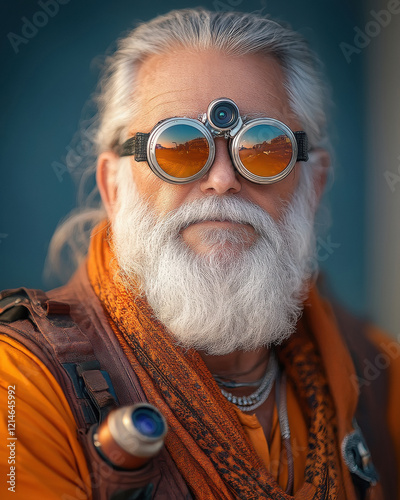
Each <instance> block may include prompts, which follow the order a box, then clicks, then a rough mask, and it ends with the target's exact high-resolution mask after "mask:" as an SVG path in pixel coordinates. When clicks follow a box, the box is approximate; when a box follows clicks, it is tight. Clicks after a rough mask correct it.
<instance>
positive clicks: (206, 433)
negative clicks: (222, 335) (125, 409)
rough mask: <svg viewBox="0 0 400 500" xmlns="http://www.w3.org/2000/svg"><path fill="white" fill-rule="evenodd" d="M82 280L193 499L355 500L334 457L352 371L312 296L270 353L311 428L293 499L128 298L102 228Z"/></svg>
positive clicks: (215, 392)
mask: <svg viewBox="0 0 400 500" xmlns="http://www.w3.org/2000/svg"><path fill="white" fill-rule="evenodd" d="M88 273H89V279H90V282H91V284H92V286H93V289H94V291H95V293H96V295H97V296H98V297H99V299H100V301H101V302H102V304H103V306H104V308H105V311H106V314H107V315H108V318H109V321H110V324H111V326H112V328H113V330H114V332H115V334H116V336H117V338H118V340H119V342H120V344H121V346H122V349H123V350H124V352H125V354H126V356H127V358H128V359H129V361H130V363H131V365H132V367H133V369H134V370H135V373H136V374H137V376H138V379H139V380H140V383H141V385H142V388H143V391H144V393H145V394H146V397H147V399H148V401H149V402H150V403H152V404H154V405H155V406H157V407H158V408H159V410H160V411H161V412H162V413H163V414H164V416H165V418H166V419H167V421H168V426H169V432H168V435H167V439H166V447H167V449H168V451H169V453H170V455H171V456H172V458H173V460H174V461H175V463H176V465H177V467H178V469H179V471H180V472H181V474H182V476H183V477H184V479H185V481H186V482H187V484H188V485H189V487H190V489H191V491H192V492H193V494H194V496H195V498H198V499H208V500H209V499H221V500H222V499H224V500H226V499H233V498H243V499H267V498H273V499H279V500H284V499H285V500H288V499H291V498H295V499H299V500H301V499H315V500H316V499H321V500H322V499H328V498H329V499H348V500H353V499H354V498H355V494H354V489H353V487H352V484H351V479H350V475H349V473H348V471H347V470H346V469H345V468H344V467H343V463H342V460H341V458H340V451H339V449H340V446H339V445H340V442H341V439H342V438H343V436H344V435H345V434H346V433H347V432H349V431H350V430H351V425H350V422H351V417H352V415H353V413H354V410H355V405H356V396H357V394H356V390H355V389H354V388H353V389H352V388H349V387H348V386H349V383H348V381H349V378H347V382H346V383H345V384H344V385H345V386H346V387H344V385H341V384H342V382H343V380H345V379H344V377H348V376H349V374H350V372H351V371H352V364H351V361H350V360H349V357H348V354H347V351H346V349H345V347H344V346H343V343H342V341H341V339H340V337H339V334H338V333H337V331H336V330H335V327H334V325H332V319H331V318H329V317H328V315H327V311H326V310H325V309H324V307H323V304H322V302H321V299H320V298H319V297H318V295H317V293H316V292H315V291H312V292H311V294H310V299H309V305H311V308H312V309H311V308H309V307H307V306H306V308H305V314H304V319H303V320H302V321H301V323H299V328H298V331H297V332H296V334H294V335H293V336H292V337H291V338H290V339H289V341H287V342H286V343H285V344H284V345H282V346H281V347H280V348H279V349H278V357H279V360H280V363H281V364H282V365H283V367H284V369H285V370H286V373H287V376H288V378H290V379H291V381H292V383H293V384H294V387H295V390H296V393H297V394H298V396H299V399H300V400H301V401H302V403H303V412H304V414H305V415H306V418H307V423H308V428H309V442H308V453H307V460H306V467H305V475H304V484H303V486H302V487H301V488H300V489H299V490H298V491H297V492H296V493H295V496H294V497H292V496H290V495H287V494H286V493H284V492H283V491H282V489H281V488H280V486H279V485H278V484H277V483H276V481H275V479H274V478H273V477H272V475H271V474H270V473H269V472H268V471H267V469H266V467H265V465H264V464H263V463H262V461H261V459H260V458H259V457H258V456H257V454H256V453H255V451H254V449H253V447H252V446H251V444H250V443H249V441H248V440H247V439H246V436H245V433H244V430H243V428H242V426H241V424H240V422H239V420H238V417H237V414H236V412H235V410H234V408H233V407H232V405H231V404H230V403H229V402H228V401H227V400H226V399H225V398H224V397H223V396H222V394H221V392H220V390H219V388H218V386H217V384H216V383H215V381H214V379H213V377H212V375H211V374H210V372H209V370H208V368H207V367H206V365H205V364H204V362H203V360H202V358H201V357H200V355H199V354H198V353H197V352H196V351H194V350H184V349H182V348H180V347H179V346H177V345H175V343H174V342H173V340H172V338H171V336H170V335H169V334H168V332H167V331H166V329H165V327H164V326H163V325H162V324H161V323H160V322H159V321H158V320H157V319H156V318H155V317H154V316H153V313H152V310H151V308H150V307H149V305H148V304H147V302H146V301H145V300H144V299H142V298H138V297H135V296H134V295H133V294H132V292H129V291H127V290H126V288H125V287H124V285H123V284H122V282H121V280H120V278H119V277H118V265H117V262H116V258H115V256H114V254H113V252H112V249H111V248H110V246H109V244H108V234H107V224H104V223H103V224H102V225H101V226H99V227H97V228H96V229H95V231H94V232H93V236H92V241H91V246H90V249H89V259H88ZM304 325H307V327H305V326H304ZM309 329H310V330H311V331H312V332H313V333H314V332H315V331H316V330H318V331H319V335H320V336H321V337H323V339H324V341H323V342H322V343H324V342H325V340H326V345H325V347H324V348H323V349H322V350H321V349H318V348H317V345H318V347H319V344H320V341H321V340H322V339H318V338H317V339H315V338H311V336H310V334H309V333H308V331H309ZM330 349H331V350H330ZM332 349H334V350H332ZM332 352H335V356H334V357H335V359H341V360H342V362H343V365H341V367H338V366H335V365H334V364H333V363H332V361H329V360H330V359H331V358H332V356H331V354H332ZM337 354H339V356H337ZM321 355H322V358H323V360H324V363H322V359H321ZM327 358H329V359H328V366H327V365H326V363H325V360H326V359H327ZM343 366H344V368H345V369H344V368H343ZM324 368H325V370H324ZM332 384H333V385H334V389H333V390H332ZM336 429H337V432H336ZM339 439H340V441H339ZM277 458H278V459H279V457H277ZM274 459H275V458H274Z"/></svg>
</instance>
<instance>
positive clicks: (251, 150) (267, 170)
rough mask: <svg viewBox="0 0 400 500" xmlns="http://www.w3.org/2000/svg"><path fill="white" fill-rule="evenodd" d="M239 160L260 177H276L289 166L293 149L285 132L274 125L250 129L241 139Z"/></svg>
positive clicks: (261, 125)
mask: <svg viewBox="0 0 400 500" xmlns="http://www.w3.org/2000/svg"><path fill="white" fill-rule="evenodd" d="M238 148H239V158H240V161H241V162H242V164H243V166H244V167H245V168H246V169H247V170H248V171H249V172H251V173H253V174H255V175H258V176H260V177H274V176H275V175H278V174H280V173H281V172H282V171H283V170H285V168H286V167H287V166H288V165H289V163H290V160H291V158H292V153H293V148H292V142H291V140H290V138H289V137H288V136H287V135H286V134H285V132H284V131H283V130H281V129H279V128H277V127H274V126H273V125H267V124H260V125H254V127H251V128H249V129H248V130H247V131H246V132H245V133H244V134H243V136H242V137H241V140H240V143H239V144H238Z"/></svg>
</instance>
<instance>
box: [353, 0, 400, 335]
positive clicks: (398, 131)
mask: <svg viewBox="0 0 400 500" xmlns="http://www.w3.org/2000/svg"><path fill="white" fill-rule="evenodd" d="M364 33H365V35H366V37H365V39H364V40H363V41H361V39H360V43H362V42H363V43H364V44H368V45H367V47H366V49H365V50H366V53H367V62H368V67H367V70H368V73H367V74H368V81H369V85H368V104H369V117H368V122H367V127H366V128H367V137H368V141H367V152H368V178H367V207H366V214H367V220H368V224H367V240H368V249H369V251H368V260H367V264H368V267H367V269H368V273H367V283H368V284H369V286H368V306H369V310H370V314H371V316H372V317H373V318H374V320H375V321H376V322H377V323H378V324H380V325H382V326H383V327H384V328H386V329H387V330H388V331H390V332H392V333H393V334H394V335H400V2H395V1H393V0H392V1H387V0H378V1H370V2H369V9H368V11H367V12H366V19H365V25H364Z"/></svg>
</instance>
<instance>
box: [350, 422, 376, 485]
mask: <svg viewBox="0 0 400 500" xmlns="http://www.w3.org/2000/svg"><path fill="white" fill-rule="evenodd" d="M353 425H354V431H352V432H350V433H349V434H347V436H345V438H344V439H343V441H342V455H343V459H344V461H345V463H346V465H347V467H348V468H349V471H350V472H351V473H352V474H355V475H356V476H358V477H359V478H360V479H363V480H364V481H366V482H367V483H369V485H370V486H374V485H375V484H376V483H377V482H378V481H379V475H378V473H377V471H376V469H375V467H374V464H373V463H372V458H371V454H370V452H369V449H368V446H367V443H366V441H365V438H364V436H363V434H362V432H361V429H360V428H359V427H358V425H357V422H354V423H353Z"/></svg>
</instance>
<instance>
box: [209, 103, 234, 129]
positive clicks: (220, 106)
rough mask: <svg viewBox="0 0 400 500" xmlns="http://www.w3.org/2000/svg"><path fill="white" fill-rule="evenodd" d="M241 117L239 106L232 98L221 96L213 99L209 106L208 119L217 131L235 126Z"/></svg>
mask: <svg viewBox="0 0 400 500" xmlns="http://www.w3.org/2000/svg"><path fill="white" fill-rule="evenodd" d="M239 118H240V113H239V108H238V107H237V104H236V103H235V102H234V101H232V100H231V99H227V98H223V97H221V98H220V99H215V100H214V101H212V102H211V103H210V104H209V106H208V109H207V120H208V123H209V124H210V125H211V127H212V128H213V129H215V130H216V131H226V130H230V129H232V128H234V127H235V126H236V125H237V123H238V122H239Z"/></svg>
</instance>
